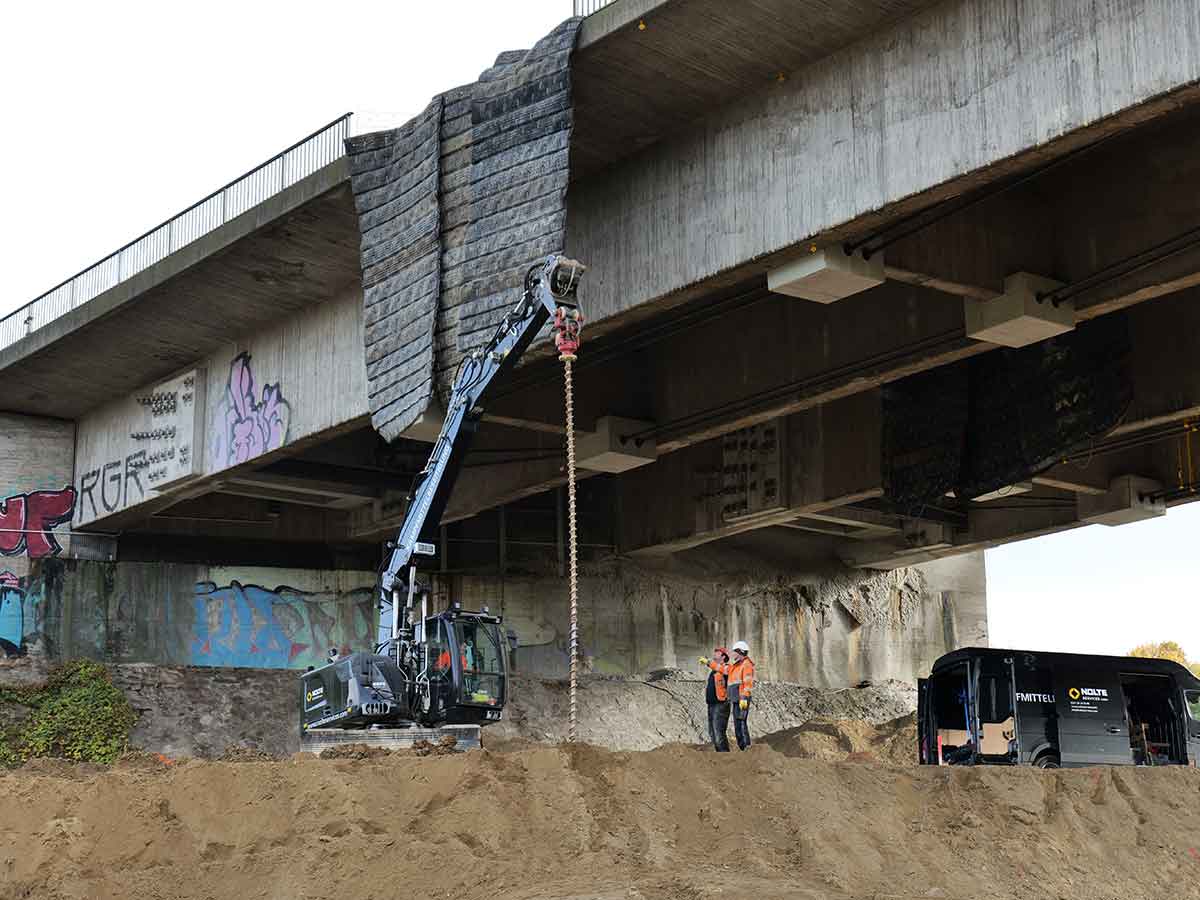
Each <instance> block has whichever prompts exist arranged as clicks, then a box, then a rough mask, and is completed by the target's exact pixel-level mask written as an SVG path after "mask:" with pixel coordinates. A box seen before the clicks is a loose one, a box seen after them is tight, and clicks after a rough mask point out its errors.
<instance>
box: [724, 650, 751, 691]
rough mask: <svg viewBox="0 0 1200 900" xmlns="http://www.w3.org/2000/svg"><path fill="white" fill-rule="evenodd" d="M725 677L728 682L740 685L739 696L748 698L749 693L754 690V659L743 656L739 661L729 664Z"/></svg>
mask: <svg viewBox="0 0 1200 900" xmlns="http://www.w3.org/2000/svg"><path fill="white" fill-rule="evenodd" d="M726 677H727V678H728V680H729V683H730V684H738V685H741V687H740V688H739V689H738V696H739V697H741V698H742V699H745V700H749V699H750V694H751V692H752V691H753V690H754V661H753V660H751V659H750V657H748V656H746V657H743V659H742V660H741V662H735V663H732V664H731V665H729V666H728V667H727V672H726Z"/></svg>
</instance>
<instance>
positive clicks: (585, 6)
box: [572, 0, 616, 16]
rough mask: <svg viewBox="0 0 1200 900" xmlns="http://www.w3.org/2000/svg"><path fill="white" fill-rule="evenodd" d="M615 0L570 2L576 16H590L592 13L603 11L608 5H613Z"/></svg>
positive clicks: (575, 0) (579, 0) (578, 0)
mask: <svg viewBox="0 0 1200 900" xmlns="http://www.w3.org/2000/svg"><path fill="white" fill-rule="evenodd" d="M615 2H616V0H572V3H573V4H574V9H575V15H577V16H590V15H591V14H592V13H594V12H596V11H598V10H601V9H604V7H606V6H608V4H610V3H615Z"/></svg>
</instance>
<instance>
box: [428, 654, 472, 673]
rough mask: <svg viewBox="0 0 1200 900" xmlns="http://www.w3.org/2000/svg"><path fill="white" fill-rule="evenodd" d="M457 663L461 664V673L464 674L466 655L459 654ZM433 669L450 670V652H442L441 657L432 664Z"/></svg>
mask: <svg viewBox="0 0 1200 900" xmlns="http://www.w3.org/2000/svg"><path fill="white" fill-rule="evenodd" d="M459 661H460V662H461V663H462V667H463V671H464V672H465V671H466V670H467V654H465V653H462V654H459ZM433 667H434V668H435V669H438V670H443V669H448V668H450V651H449V650H443V651H442V655H441V656H439V657H438V658H437V662H435V663H434V664H433Z"/></svg>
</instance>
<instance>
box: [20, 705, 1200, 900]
mask: <svg viewBox="0 0 1200 900" xmlns="http://www.w3.org/2000/svg"><path fill="white" fill-rule="evenodd" d="M843 725H844V723H843ZM806 727H807V726H806ZM821 727H825V726H821ZM839 727H842V726H838V725H836V724H835V725H832V726H830V727H829V728H828V729H826V730H820V729H818V728H817V727H816V725H815V724H814V725H813V726H812V727H808V730H807V731H805V730H804V729H796V730H795V731H794V733H793V734H791V735H790V736H787V737H783V736H777V737H776V738H775V739H773V740H772V741H771V743H775V744H777V745H778V746H779V748H780V749H778V750H777V749H775V748H774V747H772V746H768V745H767V744H766V743H763V744H760V745H758V746H756V747H755V748H753V749H752V750H751V751H749V752H748V753H744V754H741V753H736V752H735V753H731V754H716V753H711V752H705V751H702V750H699V749H697V748H692V747H683V746H665V747H661V748H659V749H656V750H652V751H648V752H614V751H609V750H602V749H598V748H595V747H591V746H586V745H577V746H574V747H562V746H543V747H537V748H532V749H526V750H520V751H514V752H506V753H498V752H495V751H488V750H483V751H471V752H468V753H460V754H453V755H447V756H427V757H417V756H415V755H411V754H410V755H401V754H393V755H391V756H388V757H386V758H379V759H318V758H315V757H311V756H308V757H304V756H297V757H293V758H290V759H287V760H283V761H279V762H253V761H239V762H221V761H199V760H193V761H185V760H181V761H177V762H175V763H174V764H172V765H166V764H165V763H163V762H162V761H158V760H154V759H153V758H152V757H136V758H131V759H130V760H128V761H126V762H123V763H121V764H119V765H118V766H116V767H115V768H113V769H108V770H100V769H97V768H95V767H91V768H83V767H75V766H70V765H67V764H62V763H53V764H51V763H39V764H38V765H35V766H29V767H27V768H25V769H23V770H19V771H16V772H12V773H8V774H5V775H2V776H0V783H2V784H0V787H2V789H3V791H4V794H5V797H6V800H7V802H6V803H5V804H4V805H3V807H2V808H0V834H2V838H0V841H2V845H3V847H2V849H3V854H2V860H0V861H2V874H0V898H3V900H15V898H47V900H66V898H94V900H116V898H139V900H184V898H186V900H226V898H229V900H233V898H270V900H284V898H287V900H292V898H310V900H334V898H338V900H368V898H372V900H384V898H392V897H401V896H403V897H407V896H419V897H425V898H451V897H453V898H457V900H474V898H478V900H484V898H487V900H493V898H514V900H585V898H588V900H593V898H594V900H630V898H634V900H715V898H718V897H727V896H739V897H753V898H761V900H767V898H789V900H790V898H795V900H801V898H803V900H851V898H853V900H900V898H904V900H915V898H930V897H937V898H946V900H967V898H971V900H976V898H985V897H986V898H994V900H1017V898H1022V900H1028V898H1033V900H1063V898H1067V900H1074V898H1080V900H1085V898H1086V900H1161V898H1165V897H1175V898H1191V897H1198V896H1200V888H1198V887H1197V886H1198V885H1200V847H1198V845H1200V772H1197V771H1196V770H1194V769H1178V768H1176V769H1167V768H1163V769H1141V770H1129V769H1125V770H1118V769H1092V770H1074V771H1059V772H1043V771H1038V770H1033V769H1022V770H1002V769H994V768H979V769H950V768H936V769H935V768H922V767H917V766H912V765H908V766H903V767H900V766H890V765H886V764H882V763H869V762H868V763H865V764H864V763H863V762H827V761H824V760H821V759H804V758H800V757H802V756H803V755H805V754H814V755H820V754H821V753H823V752H824V751H823V750H821V749H820V747H819V746H818V745H817V744H816V743H813V742H815V741H817V739H818V738H820V739H821V740H822V741H823V740H824V739H825V738H830V734H829V731H833V732H836V733H837V734H836V735H835V736H834V737H833V738H832V740H834V741H835V742H837V744H838V747H839V748H840V747H842V746H843V744H844V743H845V742H844V741H843V738H845V741H848V743H849V745H850V746H856V745H855V743H854V742H855V740H856V738H855V737H854V736H853V735H852V734H850V733H849V732H847V733H846V734H842V732H840V731H839ZM905 727H907V726H903V725H901V726H898V727H897V729H896V730H895V733H896V734H899V732H900V731H901V730H903V728H905ZM890 729H891V726H887V727H885V728H883V729H879V730H878V731H877V732H876V733H875V737H878V735H879V734H883V733H885V732H888V731H889V730H890ZM885 743H886V740H885ZM820 746H825V745H824V744H821V745H820ZM866 746H876V744H875V743H874V738H873V737H872V736H871V735H870V734H867V736H866ZM877 749H878V748H877ZM877 749H876V750H873V751H871V752H877ZM781 751H782V752H781ZM839 752H840V750H839ZM847 752H848V753H856V752H859V751H854V750H850V751H847ZM862 752H866V751H862ZM789 753H790V754H791V755H787V754H789Z"/></svg>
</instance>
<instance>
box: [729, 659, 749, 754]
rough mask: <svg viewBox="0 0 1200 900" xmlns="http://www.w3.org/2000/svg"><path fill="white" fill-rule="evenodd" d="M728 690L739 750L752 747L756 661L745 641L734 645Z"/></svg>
mask: <svg viewBox="0 0 1200 900" xmlns="http://www.w3.org/2000/svg"><path fill="white" fill-rule="evenodd" d="M726 680H727V690H728V692H729V704H730V706H731V707H732V712H733V733H734V736H735V737H736V738H737V745H738V749H739V750H749V749H750V726H749V723H748V721H747V720H748V719H749V717H750V695H751V694H753V693H754V661H753V660H751V659H750V647H749V646H748V645H747V644H746V642H745V641H738V642H737V643H735V644H734V645H733V664H732V665H730V666H729V667H728V675H727V676H726Z"/></svg>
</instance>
